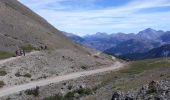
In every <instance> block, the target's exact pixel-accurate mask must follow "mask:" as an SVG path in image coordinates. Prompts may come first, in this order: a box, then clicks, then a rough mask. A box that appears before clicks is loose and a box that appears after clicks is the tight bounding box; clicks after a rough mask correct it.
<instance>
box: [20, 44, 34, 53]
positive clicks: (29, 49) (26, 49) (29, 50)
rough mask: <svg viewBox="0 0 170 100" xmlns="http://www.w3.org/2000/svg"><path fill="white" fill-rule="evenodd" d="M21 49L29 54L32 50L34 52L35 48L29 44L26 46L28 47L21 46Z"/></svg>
mask: <svg viewBox="0 0 170 100" xmlns="http://www.w3.org/2000/svg"><path fill="white" fill-rule="evenodd" d="M21 49H24V50H25V52H31V51H33V50H36V48H35V47H33V46H32V45H31V44H28V45H25V46H22V47H21Z"/></svg>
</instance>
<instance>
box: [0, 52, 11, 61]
mask: <svg viewBox="0 0 170 100" xmlns="http://www.w3.org/2000/svg"><path fill="white" fill-rule="evenodd" d="M13 56H14V54H12V53H9V52H5V51H0V60H2V59H6V58H10V57H13Z"/></svg>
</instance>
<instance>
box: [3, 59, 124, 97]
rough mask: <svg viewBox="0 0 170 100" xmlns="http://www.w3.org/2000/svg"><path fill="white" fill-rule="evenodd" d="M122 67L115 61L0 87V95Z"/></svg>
mask: <svg viewBox="0 0 170 100" xmlns="http://www.w3.org/2000/svg"><path fill="white" fill-rule="evenodd" d="M121 67H123V64H122V63H120V62H115V64H114V65H112V66H110V67H107V68H102V69H95V70H90V71H83V72H75V73H70V74H67V75H62V76H57V77H53V78H48V79H44V80H40V81H34V82H31V83H27V84H22V85H18V86H12V87H7V88H1V89H0V97H2V96H7V95H10V94H14V93H18V92H20V91H23V90H27V89H31V88H35V87H36V86H45V85H49V84H51V83H59V82H61V81H65V80H71V79H76V78H79V77H83V76H90V75H94V74H97V73H102V72H107V71H113V70H116V69H119V68H121Z"/></svg>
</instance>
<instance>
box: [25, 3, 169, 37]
mask: <svg viewBox="0 0 170 100" xmlns="http://www.w3.org/2000/svg"><path fill="white" fill-rule="evenodd" d="M63 1H71V0H41V2H39V0H29V1H27V0H22V2H23V3H24V4H27V5H28V6H29V7H31V8H32V9H34V10H35V11H36V12H37V13H38V14H40V15H41V16H43V17H44V18H46V19H47V20H48V21H49V22H50V23H51V24H53V25H54V26H56V27H57V28H59V29H60V30H63V31H67V32H73V33H79V34H80V35H82V34H91V33H95V32H97V31H102V32H103V31H105V32H109V33H112V32H116V31H122V32H130V31H132V32H136V31H139V30H141V29H143V28H148V27H151V28H157V29H160V28H163V29H166V30H167V29H169V27H168V26H170V24H169V23H168V22H170V19H169V17H170V12H154V13H139V12H137V11H140V10H141V9H146V8H153V7H164V6H170V2H169V0H154V2H153V0H134V1H133V2H130V3H128V4H127V5H124V6H119V7H112V8H106V9H105V8H104V9H93V10H83V9H81V10H67V9H69V8H68V7H67V6H65V5H62V4H61V2H63ZM73 1H74V2H77V1H78V0H73ZM80 1H81V0H80ZM83 1H84V0H83ZM92 2H95V0H88V1H87V2H86V3H92ZM53 3H55V5H56V6H55V8H57V10H56V9H48V7H45V6H47V5H49V4H53ZM92 4H93V3H92ZM59 9H66V10H59Z"/></svg>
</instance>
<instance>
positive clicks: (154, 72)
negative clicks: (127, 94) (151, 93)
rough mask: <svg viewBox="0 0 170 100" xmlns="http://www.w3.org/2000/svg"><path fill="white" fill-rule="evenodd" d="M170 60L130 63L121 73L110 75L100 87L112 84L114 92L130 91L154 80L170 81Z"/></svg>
mask: <svg viewBox="0 0 170 100" xmlns="http://www.w3.org/2000/svg"><path fill="white" fill-rule="evenodd" d="M169 72H170V59H167V60H165V59H150V60H141V61H136V62H130V63H129V64H127V65H126V66H125V68H123V69H121V70H120V71H117V72H113V73H111V74H108V75H107V77H106V78H105V79H104V80H103V83H102V84H101V86H99V88H100V87H104V86H106V85H108V84H112V89H113V90H122V91H129V90H131V89H136V88H138V87H140V86H142V85H144V84H147V83H149V82H150V81H152V80H165V79H170V73H169Z"/></svg>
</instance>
